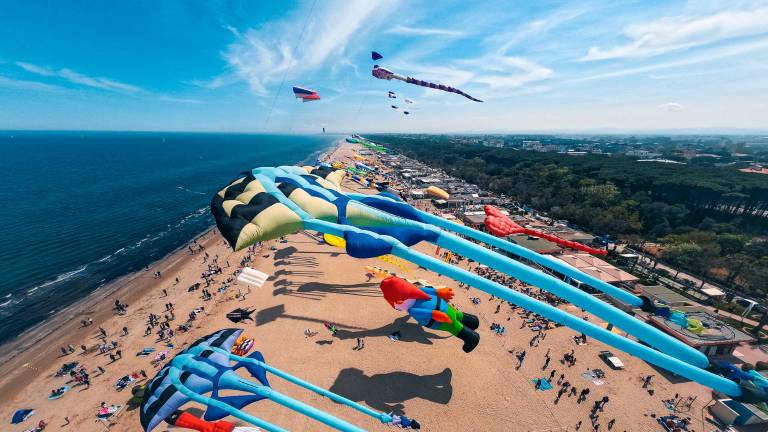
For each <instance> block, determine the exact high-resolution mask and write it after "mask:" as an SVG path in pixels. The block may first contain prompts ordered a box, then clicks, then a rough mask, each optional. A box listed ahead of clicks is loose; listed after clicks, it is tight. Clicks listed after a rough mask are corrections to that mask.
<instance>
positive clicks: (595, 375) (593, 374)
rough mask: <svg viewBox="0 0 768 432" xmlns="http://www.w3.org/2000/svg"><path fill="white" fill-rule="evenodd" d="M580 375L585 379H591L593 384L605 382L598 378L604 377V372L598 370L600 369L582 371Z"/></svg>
mask: <svg viewBox="0 0 768 432" xmlns="http://www.w3.org/2000/svg"><path fill="white" fill-rule="evenodd" d="M581 376H582V377H584V379H585V380H587V381H591V382H592V384H594V385H598V386H600V385H603V384H605V381H603V380H602V379H600V378H604V377H605V373H603V371H602V370H600V369H595V370H591V371H589V372H584V373H583V374H581Z"/></svg>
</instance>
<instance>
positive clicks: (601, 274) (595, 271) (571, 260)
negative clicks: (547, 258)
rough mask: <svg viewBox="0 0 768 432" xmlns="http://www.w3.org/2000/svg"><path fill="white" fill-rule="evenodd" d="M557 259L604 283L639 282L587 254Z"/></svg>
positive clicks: (564, 255)
mask: <svg viewBox="0 0 768 432" xmlns="http://www.w3.org/2000/svg"><path fill="white" fill-rule="evenodd" d="M555 258H556V259H559V260H560V261H563V262H565V263H566V264H570V265H571V266H572V267H576V268H577V269H579V270H581V271H582V272H584V273H586V274H588V275H590V276H594V277H596V278H598V279H600V280H601V281H603V282H607V283H619V282H635V281H637V277H636V276H634V275H631V274H629V273H627V272H625V271H624V270H622V269H620V268H618V267H615V266H614V265H613V264H610V263H607V262H605V261H603V260H601V259H600V258H598V257H596V256H592V255H590V254H587V253H574V254H563V255H558V256H556V257H555Z"/></svg>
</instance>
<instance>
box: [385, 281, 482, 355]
mask: <svg viewBox="0 0 768 432" xmlns="http://www.w3.org/2000/svg"><path fill="white" fill-rule="evenodd" d="M379 288H381V292H382V293H383V294H384V300H386V301H387V303H389V305H390V306H392V307H393V308H395V309H397V310H399V311H403V312H406V313H408V315H410V316H411V318H413V319H414V320H416V322H417V323H419V324H421V325H423V326H424V327H429V328H431V329H436V330H443V331H447V332H448V333H450V334H452V335H454V336H456V337H457V338H459V339H461V340H462V341H464V346H463V347H462V349H463V350H464V352H467V353H468V352H471V351H472V350H473V349H475V347H477V344H478V343H480V335H479V334H477V332H476V331H475V330H477V327H478V326H479V325H480V321H479V320H478V319H477V317H476V316H474V315H471V314H468V313H463V312H462V311H460V310H458V309H456V308H455V307H454V306H453V305H451V304H450V303H448V302H449V301H450V300H451V299H453V290H452V289H451V288H445V287H440V288H435V287H432V286H426V285H421V286H417V285H415V284H412V283H411V282H408V281H407V280H405V279H402V278H399V277H396V276H389V277H387V278H386V279H384V280H383V281H381V284H380V285H379Z"/></svg>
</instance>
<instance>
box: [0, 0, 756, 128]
mask: <svg viewBox="0 0 768 432" xmlns="http://www.w3.org/2000/svg"><path fill="white" fill-rule="evenodd" d="M1 7H2V11H3V12H2V14H0V129H81V130H82V129H106V130H170V131H231V132H239V131H248V132H259V131H270V132H273V131H274V132H295V133H299V132H316V131H318V130H319V129H320V128H321V127H323V126H324V127H326V128H327V129H328V130H329V131H339V132H349V131H359V132H507V131H510V132H511V131H556V130H568V131H579V130H584V131H591V130H603V129H618V130H633V131H642V130H648V131H652V130H669V129H709V128H750V129H762V130H766V129H768V1H765V0H764V1H739V0H731V1H709V0H700V1H692V2H683V1H621V0H619V1H611V2H606V1H574V2H555V1H511V0H507V1H483V0H479V1H466V0H461V1H442V0H440V1H435V0H432V1H419V0H410V1H403V0H384V1H371V0H360V1H355V0H345V1H340V0H339V1H337V0H318V1H317V2H312V1H311V0H310V1H279V2H278V1H274V2H267V1H208V2H195V1H172V0H164V1H131V2H93V1H76V0H72V1H68V2H66V5H65V4H63V3H62V4H59V5H58V6H51V3H49V2H44V1H28V2H13V1H10V0H5V1H3V2H2V5H1ZM310 11H311V13H310ZM305 24H306V25H305ZM300 38H301V40H299V39H300ZM371 49H375V50H377V51H379V52H381V53H382V54H383V55H384V56H385V58H384V59H383V60H382V61H381V62H380V63H381V64H382V65H384V66H386V67H388V68H389V69H391V70H393V71H395V72H398V73H402V74H404V75H410V76H413V77H416V78H421V79H426V80H434V81H436V82H440V83H444V84H448V85H453V86H455V87H459V88H461V89H463V90H465V91H466V92H468V93H470V94H472V95H473V96H476V97H478V98H480V99H484V100H485V102H484V103H475V102H472V101H469V100H466V99H464V98H462V97H461V96H458V95H455V94H449V93H444V92H439V91H435V90H429V89H423V88H419V87H415V86H412V85H408V84H405V83H402V82H397V81H393V82H386V81H381V80H377V79H375V78H373V77H372V76H371V75H370V69H371V66H372V62H371V60H370V57H369V55H370V51H371ZM281 83H283V85H282V87H281ZM292 85H302V86H306V87H309V88H312V89H316V90H318V91H319V92H320V94H321V95H322V97H323V99H322V100H321V101H318V102H311V103H301V102H299V101H297V100H296V99H294V98H293V95H292V93H291V86H292ZM388 90H392V91H394V92H396V93H397V94H398V96H399V98H400V99H398V100H399V101H400V102H399V103H400V104H402V98H404V97H408V98H410V99H412V100H414V101H415V103H414V104H413V105H411V106H409V108H410V109H411V112H412V115H410V116H404V115H403V114H402V113H401V112H399V111H395V110H393V109H391V108H390V105H391V103H390V102H392V100H389V99H387V97H386V92H387V91H388ZM270 110H271V111H272V114H271V116H269V121H266V120H267V116H268V113H269V112H270Z"/></svg>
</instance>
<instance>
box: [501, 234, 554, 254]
mask: <svg viewBox="0 0 768 432" xmlns="http://www.w3.org/2000/svg"><path fill="white" fill-rule="evenodd" d="M506 238H507V240H509V241H511V242H512V243H514V244H517V245H520V246H522V247H524V248H526V249H528V250H532V251H534V252H536V253H540V254H554V253H560V252H562V251H563V248H561V247H560V246H558V245H557V243H554V242H551V241H549V240H545V239H543V238H540V237H536V236H530V235H527V234H513V235H510V236H507V237H506Z"/></svg>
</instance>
